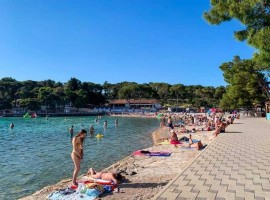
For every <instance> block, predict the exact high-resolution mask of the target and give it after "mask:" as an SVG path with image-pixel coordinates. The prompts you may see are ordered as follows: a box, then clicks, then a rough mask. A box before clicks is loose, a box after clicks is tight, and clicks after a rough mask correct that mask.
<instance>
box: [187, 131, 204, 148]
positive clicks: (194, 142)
mask: <svg viewBox="0 0 270 200" xmlns="http://www.w3.org/2000/svg"><path fill="white" fill-rule="evenodd" d="M189 146H190V147H195V148H196V149H197V150H200V149H202V148H203V147H204V146H203V144H202V142H201V140H196V139H195V140H194V139H192V136H191V134H189Z"/></svg>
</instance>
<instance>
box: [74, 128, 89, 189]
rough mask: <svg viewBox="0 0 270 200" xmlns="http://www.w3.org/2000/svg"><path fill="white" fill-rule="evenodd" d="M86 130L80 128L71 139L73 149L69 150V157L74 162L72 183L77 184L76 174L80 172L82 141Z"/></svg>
mask: <svg viewBox="0 0 270 200" xmlns="http://www.w3.org/2000/svg"><path fill="white" fill-rule="evenodd" d="M86 133H87V132H86V130H85V129H82V130H81V131H80V132H79V133H78V134H77V135H76V136H75V137H74V138H73V139H72V147H73V150H72V152H71V158H72V160H73V163H74V171H73V176H72V183H73V184H74V185H76V186H77V185H78V183H77V176H78V174H79V172H80V165H81V161H82V159H83V142H84V138H85V136H86Z"/></svg>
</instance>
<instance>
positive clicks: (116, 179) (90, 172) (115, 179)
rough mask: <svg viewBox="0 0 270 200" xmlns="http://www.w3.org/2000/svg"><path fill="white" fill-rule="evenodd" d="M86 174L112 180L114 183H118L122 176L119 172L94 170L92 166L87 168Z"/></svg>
mask: <svg viewBox="0 0 270 200" xmlns="http://www.w3.org/2000/svg"><path fill="white" fill-rule="evenodd" d="M87 175H88V176H90V177H91V178H95V179H102V180H108V181H113V182H114V183H115V184H117V183H120V182H121V181H122V180H123V178H124V177H123V176H122V175H121V174H120V173H112V172H105V171H102V172H96V171H95V170H94V169H93V168H90V169H89V170H88V172H87Z"/></svg>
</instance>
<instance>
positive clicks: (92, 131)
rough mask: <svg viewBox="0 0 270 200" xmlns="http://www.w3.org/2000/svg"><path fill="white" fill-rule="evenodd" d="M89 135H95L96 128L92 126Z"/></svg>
mask: <svg viewBox="0 0 270 200" xmlns="http://www.w3.org/2000/svg"><path fill="white" fill-rule="evenodd" d="M89 133H90V137H91V136H93V135H94V133H95V129H94V126H93V124H91V126H90V128H89Z"/></svg>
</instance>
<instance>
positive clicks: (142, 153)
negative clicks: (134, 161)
mask: <svg viewBox="0 0 270 200" xmlns="http://www.w3.org/2000/svg"><path fill="white" fill-rule="evenodd" d="M132 155H133V156H170V155H171V152H168V151H144V150H138V151H135V152H133V153H132Z"/></svg>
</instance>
